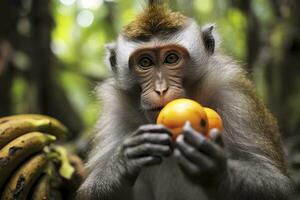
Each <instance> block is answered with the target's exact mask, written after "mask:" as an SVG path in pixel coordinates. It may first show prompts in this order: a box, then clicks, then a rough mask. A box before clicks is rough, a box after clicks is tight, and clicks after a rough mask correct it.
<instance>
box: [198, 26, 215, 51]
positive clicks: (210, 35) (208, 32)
mask: <svg viewBox="0 0 300 200" xmlns="http://www.w3.org/2000/svg"><path fill="white" fill-rule="evenodd" d="M214 29H215V25H214V24H208V25H205V26H204V27H203V28H202V30H201V36H202V40H203V44H204V47H205V49H206V51H207V52H208V53H209V54H210V55H211V54H213V53H214V52H215V49H216V34H215V33H214Z"/></svg>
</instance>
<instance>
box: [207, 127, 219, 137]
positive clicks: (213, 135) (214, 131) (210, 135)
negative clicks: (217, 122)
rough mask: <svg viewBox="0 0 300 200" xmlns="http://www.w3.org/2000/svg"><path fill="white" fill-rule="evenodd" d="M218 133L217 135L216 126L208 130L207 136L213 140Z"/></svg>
mask: <svg viewBox="0 0 300 200" xmlns="http://www.w3.org/2000/svg"><path fill="white" fill-rule="evenodd" d="M218 135H219V130H218V129H216V128H213V129H211V130H210V132H209V137H210V138H211V139H213V140H214V139H216V138H217V137H218Z"/></svg>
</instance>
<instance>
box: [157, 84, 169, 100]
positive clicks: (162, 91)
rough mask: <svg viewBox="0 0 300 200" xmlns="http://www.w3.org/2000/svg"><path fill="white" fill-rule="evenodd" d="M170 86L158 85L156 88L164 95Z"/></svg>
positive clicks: (160, 94)
mask: <svg viewBox="0 0 300 200" xmlns="http://www.w3.org/2000/svg"><path fill="white" fill-rule="evenodd" d="M168 89H169V88H168V87H167V86H164V87H156V88H155V92H156V93H157V94H158V95H159V96H161V97H162V96H164V95H165V94H166V92H167V91H168Z"/></svg>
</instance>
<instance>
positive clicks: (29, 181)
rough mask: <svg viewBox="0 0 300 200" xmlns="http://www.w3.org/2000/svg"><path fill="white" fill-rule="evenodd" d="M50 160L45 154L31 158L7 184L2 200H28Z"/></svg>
mask: <svg viewBox="0 0 300 200" xmlns="http://www.w3.org/2000/svg"><path fill="white" fill-rule="evenodd" d="M47 163H48V158H47V156H46V155H45V154H44V153H40V154H37V155H35V156H33V157H31V158H30V159H29V160H28V161H26V162H25V163H24V164H23V165H21V166H20V167H19V168H18V169H17V170H16V171H15V172H14V174H13V175H12V177H11V178H10V179H9V181H8V182H7V184H6V186H5V188H4V191H3V193H2V197H1V200H26V199H28V198H27V196H28V193H29V191H30V189H31V188H32V186H33V184H34V183H35V182H36V180H37V179H38V178H39V177H40V176H41V174H42V173H43V172H44V171H45V169H46V167H47Z"/></svg>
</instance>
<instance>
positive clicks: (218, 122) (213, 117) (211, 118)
mask: <svg viewBox="0 0 300 200" xmlns="http://www.w3.org/2000/svg"><path fill="white" fill-rule="evenodd" d="M204 110H205V112H206V115H207V119H208V129H207V134H206V135H208V134H209V131H210V130H211V129H213V128H216V129H218V130H219V131H220V132H221V131H223V121H222V119H221V117H220V115H219V114H218V113H217V112H216V111H214V110H213V109H211V108H207V107H204Z"/></svg>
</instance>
